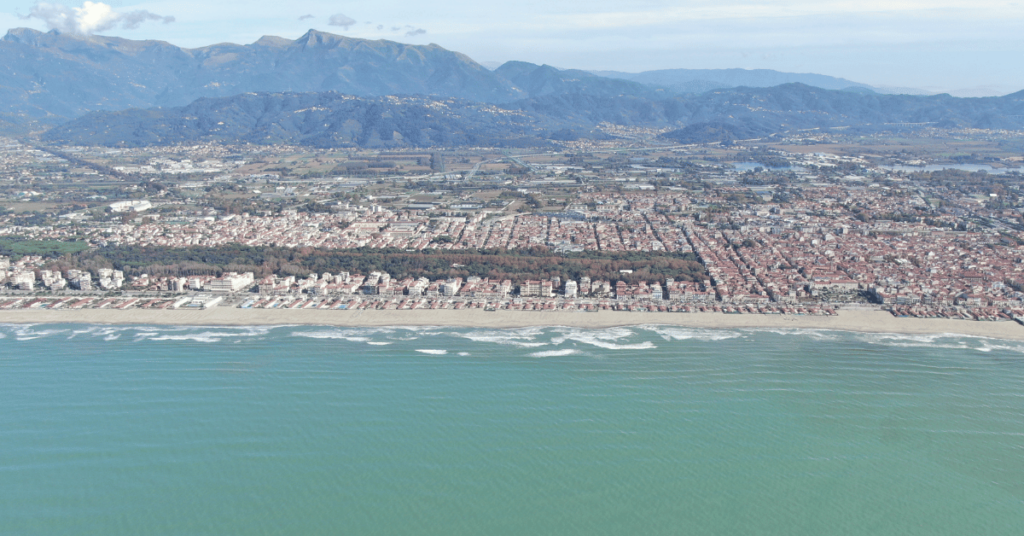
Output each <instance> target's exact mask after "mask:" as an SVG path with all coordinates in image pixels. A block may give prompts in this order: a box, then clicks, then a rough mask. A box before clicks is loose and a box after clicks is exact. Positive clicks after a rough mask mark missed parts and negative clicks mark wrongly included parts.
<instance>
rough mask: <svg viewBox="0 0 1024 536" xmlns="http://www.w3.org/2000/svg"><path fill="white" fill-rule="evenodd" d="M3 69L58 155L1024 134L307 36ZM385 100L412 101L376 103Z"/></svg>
mask: <svg viewBox="0 0 1024 536" xmlns="http://www.w3.org/2000/svg"><path fill="white" fill-rule="evenodd" d="M0 65H2V68H0V99H3V100H2V102H4V103H5V106H4V107H3V108H0V130H4V131H8V132H16V131H18V130H19V129H20V130H21V131H25V130H26V129H31V130H35V131H37V132H38V131H40V130H44V129H48V128H50V127H52V126H55V125H60V124H62V123H66V124H63V125H61V126H60V127H58V128H55V129H53V130H51V131H50V132H48V133H47V134H46V135H45V139H48V140H50V141H54V142H63V143H102V144H110V145H145V144H155V143H178V142H194V141H198V140H213V139H217V140H225V141H230V140H236V141H238V140H245V141H252V142H265V143H270V142H288V143H302V144H310V145H318V146H327V145H341V146H346V145H355V146H396V145H398V146H400V145H418V146H426V145H466V144H474V145H476V144H485V143H487V144H495V145H501V144H508V145H521V144H529V143H543V140H545V139H566V138H573V137H578V136H595V135H596V136H599V135H600V134H599V133H596V132H595V127H596V126H597V125H598V124H600V123H602V122H609V123H615V124H622V125H638V126H658V127H677V129H678V130H676V131H675V132H674V133H672V134H671V135H670V136H674V137H675V139H678V140H679V141H695V140H697V141H710V140H714V139H743V138H747V137H761V136H766V135H770V134H772V133H777V132H782V131H786V130H792V129H804V128H827V127H834V126H856V127H863V126H865V125H874V127H875V128H878V127H880V126H883V125H885V124H886V123H901V124H904V123H929V124H935V125H940V126H971V127H976V128H1022V127H1024V121H1022V119H1024V105H1022V95H1021V94H1020V93H1017V94H1014V95H1008V96H1006V97H993V98H981V99H957V98H954V97H950V96H948V95H938V96H908V95H884V94H879V93H876V91H875V90H874V89H873V88H871V87H869V86H866V85H864V84H858V83H856V82H851V81H849V80H844V79H841V78H833V77H828V76H823V75H815V74H792V73H780V72H777V71H766V70H758V71H745V70H741V69H728V70H685V69H678V70H667V71H651V72H647V73H639V74H628V73H616V72H607V73H591V72H586V71H581V70H560V69H556V68H554V67H550V66H546V65H534V64H531V63H526V62H508V63H506V64H504V65H502V66H500V67H499V68H497V69H495V70H493V71H492V70H489V69H486V68H484V67H483V66H481V65H479V64H478V63H476V62H475V61H473V60H472V59H470V58H469V57H467V56H465V55H463V54H459V53H457V52H453V51H449V50H446V49H444V48H441V47H439V46H437V45H427V46H414V45H406V44H401V43H395V42H391V41H368V40H363V39H353V38H347V37H343V36H338V35H333V34H329V33H325V32H319V31H316V30H310V31H309V32H307V33H306V34H305V35H303V36H302V37H300V38H299V39H296V40H289V39H283V38H278V37H264V38H261V39H259V40H258V41H256V42H255V43H252V44H249V45H236V44H218V45H211V46H208V47H202V48H197V49H184V48H180V47H176V46H174V45H171V44H169V43H165V42H160V41H132V40H128V39H121V38H111V37H101V36H79V35H65V34H61V33H58V32H55V31H51V32H47V33H42V32H38V31H35V30H29V29H16V30H11V31H10V32H8V34H7V35H6V36H5V37H3V38H2V39H0ZM252 93H258V94H259V95H250V94H252ZM346 95H347V96H346ZM393 95H398V96H404V97H412V96H417V97H415V98H401V99H396V98H392V99H388V98H382V97H386V96H393ZM156 107H159V108H156ZM86 114H88V115H86ZM69 120H71V121H70V122H68V121H69Z"/></svg>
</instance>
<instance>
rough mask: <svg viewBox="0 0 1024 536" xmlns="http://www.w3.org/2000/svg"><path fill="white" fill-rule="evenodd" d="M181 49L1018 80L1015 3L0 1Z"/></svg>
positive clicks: (1003, 85) (12, 14) (22, 11)
mask: <svg viewBox="0 0 1024 536" xmlns="http://www.w3.org/2000/svg"><path fill="white" fill-rule="evenodd" d="M2 24H6V27H7V28H16V27H29V28H35V29H39V30H48V29H51V28H58V29H60V30H61V31H65V32H76V33H83V34H89V33H98V34H101V35H115V36H120V37H126V38H130V39H159V40H163V41H168V42H170V43H173V44H175V45H178V46H183V47H201V46H205V45H210V44H214V43H221V42H233V43H252V42H253V41H255V40H257V39H259V38H260V37H261V36H264V35H276V36H281V37H287V38H290V39H295V38H297V37H299V36H301V35H302V34H303V33H305V32H306V31H307V30H309V29H311V28H315V29H317V30H323V31H327V32H331V33H337V34H341V35H346V36H349V37H357V38H365V39H388V40H392V41H399V42H403V43H411V44H428V43H436V44H438V45H440V46H443V47H445V48H447V49H450V50H455V51H458V52H462V53H464V54H466V55H468V56H470V57H471V58H473V59H474V60H477V61H478V62H481V63H484V64H485V65H488V66H495V65H496V64H499V63H501V62H504V61H508V60H522V61H529V62H533V63H543V64H548V65H554V66H556V67H561V68H576V69H587V70H615V71H625V72H641V71H647V70H655V69H676V68H687V69H724V68H736V67H738V68H744V69H775V70H779V71H785V72H799V73H819V74H826V75H830V76H838V77H842V78H846V79H849V80H852V81H855V82H860V83H865V84H871V85H874V86H878V87H890V88H893V87H895V88H916V89H920V90H924V91H929V92H950V93H953V94H955V95H959V96H982V95H1002V94H1007V93H1011V92H1015V91H1019V90H1021V89H1024V69H1021V68H1020V65H1021V64H1022V60H1021V58H1024V32H1022V31H1021V30H1022V28H1024V0H1019V1H1018V0H1013V1H1003V0H970V1H968V0H675V1H663V0H632V1H628V2H626V1H613V0H518V1H515V2H497V3H496V2H487V1H481V0H443V1H439V2H423V1H422V0H375V1H373V2H367V1H365V0H363V1H359V2H354V1H346V0H340V1H339V0H335V1H319V0H290V1H288V2H280V1H273V2H271V1H263V0H249V1H236V0H218V1H216V2H210V1H209V0H203V1H199V0H152V1H145V2H136V1H131V0H107V1H106V2H82V1H80V0H77V1H71V0H52V1H51V2H48V3H47V2H33V1H24V0H0V25H2Z"/></svg>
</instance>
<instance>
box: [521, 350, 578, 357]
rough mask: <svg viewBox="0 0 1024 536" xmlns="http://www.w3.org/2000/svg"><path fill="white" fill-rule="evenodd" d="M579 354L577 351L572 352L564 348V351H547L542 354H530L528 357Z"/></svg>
mask: <svg viewBox="0 0 1024 536" xmlns="http://www.w3.org/2000/svg"><path fill="white" fill-rule="evenodd" d="M578 353H580V352H579V350H573V349H572V348H566V349H564V350H547V351H544V352H534V353H532V354H530V357H563V356H567V355H575V354H578Z"/></svg>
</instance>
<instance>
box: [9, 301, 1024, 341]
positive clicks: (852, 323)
mask: <svg viewBox="0 0 1024 536" xmlns="http://www.w3.org/2000/svg"><path fill="white" fill-rule="evenodd" d="M0 323H9V324H45V323H67V324H76V323H77V324H152V325H194V326H218V325H221V326H228V325H230V326H254V325H264V326H266V325H292V324H294V325H324V326H352V327H371V326H372V327H380V326H452V327H486V328H495V329H503V328H520V327H535V326H566V327H576V328H593V329H601V328H609V327H617V326H639V325H671V326H683V327H693V328H707V329H716V328H721V329H738V328H752V329H758V328H760V329H823V330H841V331H854V332H864V333H903V334H916V335H927V334H942V333H947V334H958V335H967V336H974V337H990V338H996V339H1009V340H1024V326H1021V325H1020V324H1018V323H1016V322H979V321H967V320H949V319H921V318H898V317H894V316H893V315H892V314H891V313H888V312H886V311H871V310H852V309H850V310H848V309H841V310H839V311H838V314H837V315H836V316H811V315H807V316H803V315H750V314H748V315H733V314H722V313H688V314H680V313H650V312H646V313H645V312H622V311H598V312H578V311H577V312H563V311H530V312H525V311H480V310H419V311H396V310H362V311H337V310H316V309H294V310H293V309H285V310H265V309H239V308H213V309H207V310H189V311H184V310H140V309H131V310H109V309H85V310H60V309H58V310H39V309H32V310H11V311H0Z"/></svg>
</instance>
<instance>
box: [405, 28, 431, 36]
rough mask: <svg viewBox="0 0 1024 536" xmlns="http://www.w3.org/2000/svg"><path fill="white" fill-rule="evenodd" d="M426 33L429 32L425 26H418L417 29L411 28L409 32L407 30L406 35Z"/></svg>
mask: <svg viewBox="0 0 1024 536" xmlns="http://www.w3.org/2000/svg"><path fill="white" fill-rule="evenodd" d="M425 33H427V31H426V30H424V29H423V28H416V29H415V30H409V31H408V32H405V36H406V37H413V36H417V35H423V34H425Z"/></svg>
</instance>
